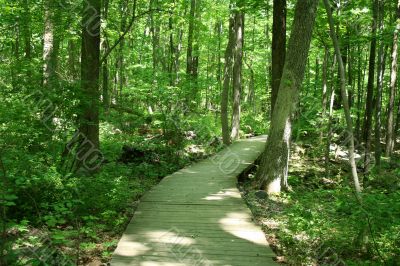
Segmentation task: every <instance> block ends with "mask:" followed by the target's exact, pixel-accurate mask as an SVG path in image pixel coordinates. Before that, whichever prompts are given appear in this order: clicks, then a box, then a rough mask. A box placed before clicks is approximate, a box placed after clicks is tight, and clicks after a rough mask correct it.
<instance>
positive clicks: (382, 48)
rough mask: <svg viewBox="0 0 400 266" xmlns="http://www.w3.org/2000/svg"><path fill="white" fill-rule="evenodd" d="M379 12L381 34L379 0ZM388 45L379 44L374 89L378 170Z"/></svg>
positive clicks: (381, 9)
mask: <svg viewBox="0 0 400 266" xmlns="http://www.w3.org/2000/svg"><path fill="white" fill-rule="evenodd" d="M378 14H379V19H378V20H379V34H380V35H381V34H383V23H384V3H383V1H379V7H378ZM387 48H388V46H387V45H385V44H384V43H383V41H381V42H380V44H379V51H378V69H377V91H376V105H375V165H376V167H377V169H378V170H379V168H380V166H381V154H382V147H381V126H382V121H381V113H382V91H383V79H384V74H385V63H386V54H387Z"/></svg>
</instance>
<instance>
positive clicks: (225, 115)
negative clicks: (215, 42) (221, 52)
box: [221, 3, 235, 145]
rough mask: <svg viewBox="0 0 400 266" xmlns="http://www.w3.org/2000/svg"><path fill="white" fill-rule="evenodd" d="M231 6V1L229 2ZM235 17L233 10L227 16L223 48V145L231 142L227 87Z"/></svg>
mask: <svg viewBox="0 0 400 266" xmlns="http://www.w3.org/2000/svg"><path fill="white" fill-rule="evenodd" d="M230 6H231V8H232V3H231V4H230ZM234 27H235V18H234V15H233V12H231V14H230V17H229V31H228V32H229V33H228V44H227V46H226V50H225V66H224V74H223V85H222V91H221V125H222V141H223V143H224V144H225V145H229V144H230V143H231V139H230V136H229V117H228V103H229V87H230V84H231V79H232V57H233V49H234V45H235V29H234Z"/></svg>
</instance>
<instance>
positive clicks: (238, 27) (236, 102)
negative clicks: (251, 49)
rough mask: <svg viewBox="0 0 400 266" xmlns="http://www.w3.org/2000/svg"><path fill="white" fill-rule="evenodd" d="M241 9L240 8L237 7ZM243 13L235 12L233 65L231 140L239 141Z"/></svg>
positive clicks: (240, 11)
mask: <svg viewBox="0 0 400 266" xmlns="http://www.w3.org/2000/svg"><path fill="white" fill-rule="evenodd" d="M237 8H241V6H237ZM243 35H244V13H243V11H242V10H235V48H234V65H233V106H232V109H233V110H232V131H231V139H232V140H237V139H239V130H240V98H241V92H242V66H243V42H244V39H243Z"/></svg>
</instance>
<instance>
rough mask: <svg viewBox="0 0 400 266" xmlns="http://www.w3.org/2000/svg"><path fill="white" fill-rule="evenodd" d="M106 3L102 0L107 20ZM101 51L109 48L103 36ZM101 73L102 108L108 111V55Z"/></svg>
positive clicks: (104, 18) (104, 17) (106, 0)
mask: <svg viewBox="0 0 400 266" xmlns="http://www.w3.org/2000/svg"><path fill="white" fill-rule="evenodd" d="M108 5H109V0H104V7H103V20H104V21H107V19H108ZM102 48H103V53H107V51H108V50H109V49H110V44H109V43H108V39H107V38H104V40H103V43H102ZM102 74H103V106H104V110H105V111H106V112H108V110H109V108H110V95H109V88H108V87H109V76H110V75H109V70H108V57H106V58H105V59H104V61H103V66H102Z"/></svg>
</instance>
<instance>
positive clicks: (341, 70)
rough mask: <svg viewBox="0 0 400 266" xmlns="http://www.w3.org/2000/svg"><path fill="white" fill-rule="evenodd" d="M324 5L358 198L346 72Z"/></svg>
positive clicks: (328, 13) (330, 13) (359, 191)
mask: <svg viewBox="0 0 400 266" xmlns="http://www.w3.org/2000/svg"><path fill="white" fill-rule="evenodd" d="M324 5H325V9H326V13H327V15H328V21H329V28H330V35H331V38H332V41H333V46H334V47H335V53H336V58H337V61H338V63H339V74H340V92H341V94H342V103H343V108H344V112H345V117H346V124H347V142H348V147H349V163H350V167H351V173H352V176H353V183H354V189H355V191H356V193H357V196H358V198H360V195H359V193H361V186H360V182H359V180H358V174H357V166H356V162H355V159H354V136H353V120H352V118H351V113H350V107H349V99H348V93H347V89H346V72H345V68H344V63H343V60H342V55H341V52H340V45H339V41H338V39H337V37H336V33H335V26H334V22H333V17H332V11H331V7H330V4H329V2H328V0H324Z"/></svg>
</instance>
